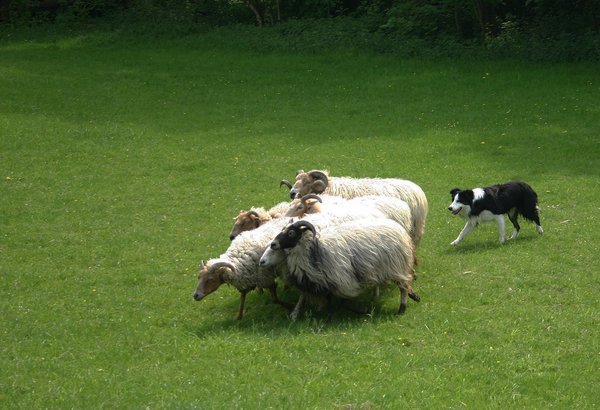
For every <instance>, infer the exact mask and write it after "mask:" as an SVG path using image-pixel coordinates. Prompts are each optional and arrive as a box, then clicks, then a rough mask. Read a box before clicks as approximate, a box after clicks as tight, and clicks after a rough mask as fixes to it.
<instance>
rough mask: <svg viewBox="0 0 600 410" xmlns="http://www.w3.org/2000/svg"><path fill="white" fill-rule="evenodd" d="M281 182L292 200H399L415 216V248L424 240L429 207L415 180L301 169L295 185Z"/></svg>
mask: <svg viewBox="0 0 600 410" xmlns="http://www.w3.org/2000/svg"><path fill="white" fill-rule="evenodd" d="M281 183H282V184H285V185H287V186H288V187H289V188H290V197H291V198H292V199H294V198H301V197H302V196H304V195H306V194H309V193H314V194H321V193H325V194H329V195H336V196H341V197H344V198H348V199H350V198H354V197H358V196H365V195H383V196H390V197H396V198H400V199H402V200H404V201H406V203H408V205H409V207H410V210H411V213H412V220H413V223H412V232H411V236H412V237H413V240H414V242H415V246H417V245H418V244H419V242H420V241H421V238H422V237H423V232H424V230H425V220H426V218H427V212H428V208H429V205H428V203H427V197H426V196H425V193H424V192H423V190H422V189H421V187H420V186H419V185H417V184H415V183H414V182H412V181H408V180H405V179H395V178H349V177H330V176H328V172H327V171H318V170H313V171H309V172H304V171H303V170H299V171H297V173H296V181H295V183H294V184H293V185H292V184H290V183H289V182H288V181H286V180H282V181H281Z"/></svg>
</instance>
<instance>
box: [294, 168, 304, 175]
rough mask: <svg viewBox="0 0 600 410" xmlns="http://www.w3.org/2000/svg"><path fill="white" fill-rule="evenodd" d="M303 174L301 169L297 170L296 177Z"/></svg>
mask: <svg viewBox="0 0 600 410" xmlns="http://www.w3.org/2000/svg"><path fill="white" fill-rule="evenodd" d="M303 173H304V170H303V169H299V170H297V171H296V176H298V175H300V174H303Z"/></svg>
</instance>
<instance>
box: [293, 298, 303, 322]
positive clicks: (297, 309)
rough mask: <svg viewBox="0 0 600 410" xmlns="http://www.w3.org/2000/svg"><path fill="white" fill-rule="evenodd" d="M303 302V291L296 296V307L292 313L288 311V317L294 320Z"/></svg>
mask: <svg viewBox="0 0 600 410" xmlns="http://www.w3.org/2000/svg"><path fill="white" fill-rule="evenodd" d="M303 304H304V293H301V294H300V297H299V298H298V302H296V307H295V308H294V310H293V311H292V313H290V319H292V321H294V322H295V321H296V319H298V315H299V314H300V309H302V305H303Z"/></svg>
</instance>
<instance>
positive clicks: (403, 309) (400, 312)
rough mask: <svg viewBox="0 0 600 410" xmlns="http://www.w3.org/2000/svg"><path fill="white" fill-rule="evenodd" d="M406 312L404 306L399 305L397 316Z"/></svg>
mask: <svg viewBox="0 0 600 410" xmlns="http://www.w3.org/2000/svg"><path fill="white" fill-rule="evenodd" d="M404 312H406V305H400V309H398V314H399V315H403V314H404Z"/></svg>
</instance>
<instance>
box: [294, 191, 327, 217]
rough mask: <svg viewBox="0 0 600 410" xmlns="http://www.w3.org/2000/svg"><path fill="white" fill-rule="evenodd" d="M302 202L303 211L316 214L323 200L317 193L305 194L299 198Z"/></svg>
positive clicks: (319, 210)
mask: <svg viewBox="0 0 600 410" xmlns="http://www.w3.org/2000/svg"><path fill="white" fill-rule="evenodd" d="M300 201H301V202H302V203H303V204H304V213H306V214H316V213H319V212H321V204H322V203H323V200H322V199H321V197H320V196H319V195H315V194H307V195H304V196H303V197H302V199H301V200H300Z"/></svg>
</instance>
